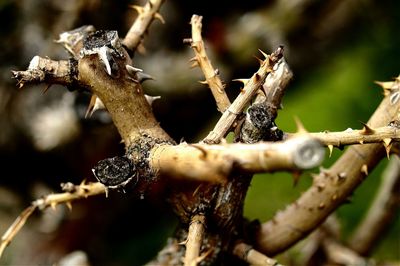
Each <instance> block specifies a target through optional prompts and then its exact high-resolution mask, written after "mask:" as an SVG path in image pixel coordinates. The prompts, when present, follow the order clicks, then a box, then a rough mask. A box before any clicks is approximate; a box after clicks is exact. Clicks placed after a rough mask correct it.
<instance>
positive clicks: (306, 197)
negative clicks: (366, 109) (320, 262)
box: [257, 97, 400, 255]
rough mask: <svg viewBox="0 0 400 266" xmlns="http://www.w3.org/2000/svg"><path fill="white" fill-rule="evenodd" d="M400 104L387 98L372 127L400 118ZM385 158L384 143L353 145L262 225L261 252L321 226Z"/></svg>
mask: <svg viewBox="0 0 400 266" xmlns="http://www.w3.org/2000/svg"><path fill="white" fill-rule="evenodd" d="M399 109H400V101H395V102H394V101H393V100H392V99H391V97H385V98H384V99H383V101H382V103H381V104H380V106H379V107H378V109H377V110H376V111H375V113H374V114H373V115H372V117H371V119H370V120H369V122H368V125H369V126H370V127H371V128H378V127H382V126H386V125H388V124H389V122H391V121H392V120H395V119H398V114H399ZM384 156H385V149H384V147H383V145H382V144H364V145H353V146H351V147H350V148H349V149H347V150H346V152H345V153H344V154H343V155H342V156H341V157H340V158H339V159H338V160H337V161H336V163H335V164H334V165H333V166H332V167H331V168H330V169H328V170H323V171H321V173H320V174H319V175H316V176H315V178H314V183H313V185H312V187H311V188H309V189H308V190H307V191H306V192H305V193H303V195H302V196H301V197H300V198H299V199H298V200H296V201H295V202H294V203H293V204H291V205H289V206H288V207H287V208H286V209H285V210H283V211H280V212H279V213H278V214H277V215H275V217H274V218H273V219H272V220H270V221H268V222H266V223H264V224H262V226H261V230H260V232H259V234H258V240H257V242H258V246H257V249H259V250H260V251H262V252H263V253H265V254H267V255H273V254H276V253H279V252H281V251H283V250H285V249H287V248H288V247H290V246H292V245H293V244H294V243H296V242H297V241H299V240H300V239H302V238H304V237H305V236H307V235H308V234H309V233H310V232H311V231H312V230H314V229H315V228H317V227H318V225H319V224H321V223H322V222H323V221H324V220H325V218H326V217H328V216H329V215H330V214H331V213H332V212H333V211H334V210H335V209H336V208H337V207H338V206H339V205H340V204H342V203H343V202H345V201H346V199H347V198H348V197H349V196H350V195H351V193H352V192H353V191H354V190H355V189H356V188H357V186H358V185H359V184H360V183H361V182H362V181H363V180H364V179H365V177H366V176H367V175H368V173H369V171H371V170H372V169H373V168H374V167H375V166H376V165H377V163H378V162H379V161H380V160H381V159H382V158H383V157H384Z"/></svg>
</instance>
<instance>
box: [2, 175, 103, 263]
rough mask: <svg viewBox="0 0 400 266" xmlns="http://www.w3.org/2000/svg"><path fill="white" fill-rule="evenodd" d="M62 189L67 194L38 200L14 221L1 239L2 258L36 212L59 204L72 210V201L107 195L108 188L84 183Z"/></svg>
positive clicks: (63, 186) (64, 186)
mask: <svg viewBox="0 0 400 266" xmlns="http://www.w3.org/2000/svg"><path fill="white" fill-rule="evenodd" d="M62 189H63V190H64V191H66V192H65V193H58V194H51V195H47V196H44V197H43V198H41V199H37V200H35V201H33V202H32V204H31V206H29V207H28V208H26V209H25V210H24V211H23V212H22V213H21V214H20V215H19V216H18V217H17V219H16V220H15V221H14V223H13V224H12V225H11V226H10V227H9V228H8V229H7V231H6V232H5V233H4V234H3V236H2V237H1V244H0V257H1V256H2V254H3V251H4V249H5V248H6V247H7V246H8V245H9V244H10V242H11V241H12V240H13V238H14V237H15V236H16V234H17V233H18V232H19V231H20V230H21V228H22V227H23V226H24V224H25V222H26V220H27V219H28V218H29V216H30V215H31V214H32V213H33V212H34V211H35V210H36V209H40V210H43V209H45V208H47V207H52V208H55V207H56V206H57V205H58V204H61V203H65V204H66V205H67V206H68V208H69V209H71V208H72V205H71V201H73V200H77V199H82V198H87V197H90V196H95V195H99V194H104V193H106V188H105V186H104V185H103V184H101V183H89V184H85V183H82V184H80V185H73V184H71V183H66V184H64V185H62Z"/></svg>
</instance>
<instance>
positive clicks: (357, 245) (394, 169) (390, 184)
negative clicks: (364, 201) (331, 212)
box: [349, 156, 400, 255]
mask: <svg viewBox="0 0 400 266" xmlns="http://www.w3.org/2000/svg"><path fill="white" fill-rule="evenodd" d="M399 191H400V159H399V157H397V156H392V157H391V158H390V161H389V164H388V166H387V168H386V170H385V171H384V173H383V176H382V184H381V185H380V188H379V191H378V193H377V195H376V197H375V199H374V201H373V203H372V205H371V207H370V209H369V211H368V213H367V215H366V217H365V218H364V219H363V221H362V222H361V224H360V225H359V226H358V227H357V229H356V231H355V232H354V234H353V235H352V237H351V238H350V241H349V246H350V247H351V248H352V249H353V250H355V251H356V252H358V253H359V254H361V255H367V254H368V253H369V251H371V249H372V248H373V247H374V246H376V244H377V242H378V240H379V238H380V237H382V235H383V233H384V231H385V230H386V229H387V228H388V225H389V224H390V222H392V220H393V218H394V216H395V215H396V212H397V211H398V209H399V206H400V195H399Z"/></svg>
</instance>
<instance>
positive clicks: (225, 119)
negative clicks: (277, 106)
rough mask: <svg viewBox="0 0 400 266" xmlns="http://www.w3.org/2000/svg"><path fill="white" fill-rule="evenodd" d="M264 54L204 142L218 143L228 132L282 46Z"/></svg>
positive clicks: (270, 68) (260, 84) (263, 79)
mask: <svg viewBox="0 0 400 266" xmlns="http://www.w3.org/2000/svg"><path fill="white" fill-rule="evenodd" d="M264 55H265V57H266V59H265V60H264V61H263V62H262V63H261V67H260V69H259V70H258V71H257V72H256V73H255V74H254V75H253V76H252V77H251V78H250V79H249V80H246V81H244V83H245V84H244V88H243V90H242V92H241V93H240V94H239V95H238V96H237V97H236V99H235V101H234V102H233V103H232V104H231V105H230V106H229V108H228V109H227V110H226V111H225V112H224V113H223V114H222V116H221V118H220V119H219V120H218V122H217V124H216V125H215V127H214V129H213V130H212V131H211V132H210V133H209V134H208V136H207V137H206V138H205V139H204V142H206V143H218V142H220V141H221V138H223V137H224V136H225V135H226V134H227V133H228V132H229V130H230V129H231V127H232V125H233V124H234V122H235V121H236V119H237V117H238V116H239V115H240V114H241V113H242V112H243V110H244V108H245V107H246V106H247V105H248V104H249V102H250V101H251V100H252V99H253V97H254V96H255V94H256V93H257V91H258V90H259V89H260V88H261V86H262V85H263V84H264V81H265V78H266V77H267V75H268V74H269V73H270V72H271V71H273V67H274V65H275V64H276V63H277V62H278V60H279V59H281V58H282V56H283V48H282V47H279V48H278V49H277V50H276V51H275V52H273V53H272V54H271V55H266V54H264Z"/></svg>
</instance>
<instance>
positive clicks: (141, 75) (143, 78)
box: [137, 72, 154, 83]
mask: <svg viewBox="0 0 400 266" xmlns="http://www.w3.org/2000/svg"><path fill="white" fill-rule="evenodd" d="M137 79H138V81H139V82H140V83H143V82H145V81H146V80H154V78H153V76H151V75H149V74H146V73H143V72H138V73H137Z"/></svg>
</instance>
